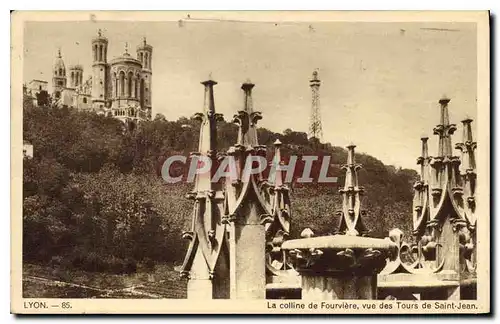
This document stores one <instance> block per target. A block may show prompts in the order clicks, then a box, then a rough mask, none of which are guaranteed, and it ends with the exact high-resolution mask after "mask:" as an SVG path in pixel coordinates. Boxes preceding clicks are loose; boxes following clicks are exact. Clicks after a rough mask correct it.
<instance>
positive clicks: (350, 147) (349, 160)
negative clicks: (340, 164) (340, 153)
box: [346, 143, 356, 164]
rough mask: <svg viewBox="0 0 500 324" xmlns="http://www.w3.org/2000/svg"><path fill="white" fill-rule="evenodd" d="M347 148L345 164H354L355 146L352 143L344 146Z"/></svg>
mask: <svg viewBox="0 0 500 324" xmlns="http://www.w3.org/2000/svg"><path fill="white" fill-rule="evenodd" d="M346 148H347V164H354V163H355V161H354V149H355V148H356V145H354V144H353V143H350V144H349V145H347V146H346Z"/></svg>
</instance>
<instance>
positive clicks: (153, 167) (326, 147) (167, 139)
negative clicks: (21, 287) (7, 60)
mask: <svg viewBox="0 0 500 324" xmlns="http://www.w3.org/2000/svg"><path fill="white" fill-rule="evenodd" d="M23 117H24V118H23V127H24V128H23V135H24V140H26V141H28V142H30V143H31V144H32V145H33V147H34V157H33V159H25V160H24V165H23V166H24V171H23V172H24V174H23V195H24V204H23V234H24V235H23V257H24V261H25V262H29V263H40V264H48V265H57V266H58V267H68V268H77V269H81V270H84V271H98V272H109V273H117V274H118V273H133V272H135V271H136V270H137V267H138V266H140V267H154V266H155V265H156V264H162V263H169V264H172V263H175V264H178V263H179V262H181V261H182V258H183V255H184V253H185V250H186V243H185V242H184V241H183V240H182V239H181V233H182V231H183V230H187V229H188V224H189V223H190V214H191V211H192V205H191V202H190V201H189V200H187V199H185V198H184V195H185V194H186V193H187V192H188V191H190V190H192V183H184V182H181V183H176V184H168V183H166V182H165V181H164V180H163V179H162V178H161V175H160V174H161V165H162V162H163V161H164V159H165V158H166V157H168V156H171V155H173V154H182V155H186V156H187V155H188V154H189V153H190V152H192V151H195V150H196V148H197V142H198V135H199V134H198V132H199V124H198V122H196V121H193V120H190V119H187V118H181V119H179V120H177V121H169V120H167V119H166V118H165V117H163V116H161V115H157V117H156V118H155V119H154V120H152V121H148V122H143V123H141V124H140V127H138V128H137V129H135V130H134V131H124V129H123V125H122V123H121V122H120V121H118V120H116V119H114V118H111V117H103V116H99V115H96V114H94V113H87V112H78V111H76V110H73V109H68V108H61V109H58V108H52V107H34V106H33V105H32V104H31V102H30V101H29V100H26V101H25V103H24V116H23ZM264 118H265V116H264ZM258 136H259V141H260V144H263V145H266V146H267V147H268V155H269V156H271V155H272V153H273V146H272V143H273V142H274V141H275V140H276V139H277V138H279V139H280V140H281V142H283V143H284V146H283V152H282V154H283V155H284V156H285V157H287V156H289V155H291V154H298V155H301V154H302V155H308V154H314V153H315V152H318V154H319V155H329V156H331V167H330V171H329V175H332V176H337V177H339V182H338V183H335V184H317V183H310V184H300V183H294V184H293V185H292V188H293V190H292V193H291V195H292V197H291V198H292V212H293V215H292V217H293V219H292V233H291V234H292V236H293V237H296V236H298V234H299V233H300V231H301V230H302V229H303V228H304V227H311V228H312V229H313V230H314V231H315V233H317V234H326V233H331V232H334V231H335V228H336V226H337V223H338V216H336V212H337V211H338V209H339V208H340V196H339V195H338V189H339V186H341V185H343V181H344V175H343V171H342V170H341V169H340V166H341V165H342V164H343V163H345V161H346V158H347V152H346V150H345V149H343V148H340V147H336V146H333V145H331V144H329V143H327V144H320V143H317V142H316V141H314V140H308V139H307V136H306V134H305V133H301V132H294V131H292V130H289V129H287V130H285V131H283V133H282V134H280V133H274V132H272V131H270V130H267V129H262V128H261V129H259V132H258ZM236 137H237V127H236V126H235V125H233V124H230V123H227V122H221V123H220V124H219V128H218V140H219V141H218V144H219V146H220V147H219V148H220V149H221V150H226V149H227V148H229V146H231V145H233V144H234V143H235V141H236ZM356 159H357V162H359V163H361V164H363V169H361V170H360V172H359V176H360V184H361V185H363V186H364V187H365V189H366V195H365V197H364V198H363V207H364V209H365V210H366V211H367V215H366V216H365V223H366V224H367V226H368V228H369V229H371V230H372V235H373V236H379V237H383V236H386V235H387V232H388V231H389V230H390V229H391V228H393V227H399V228H401V229H403V230H405V232H406V233H408V230H409V229H410V226H411V225H410V224H411V200H412V187H411V184H412V183H413V181H414V180H415V178H416V175H417V174H416V172H415V171H413V170H407V169H397V168H395V167H393V166H387V165H384V164H383V163H382V162H381V161H379V160H377V159H376V158H375V157H372V156H369V155H365V154H357V155H356ZM315 168H317V166H315ZM184 171H185V170H179V172H184Z"/></svg>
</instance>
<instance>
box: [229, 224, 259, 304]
mask: <svg viewBox="0 0 500 324" xmlns="http://www.w3.org/2000/svg"><path fill="white" fill-rule="evenodd" d="M235 227H236V228H235V234H236V237H235V242H236V246H235V253H234V255H232V257H233V259H234V260H235V264H234V267H235V268H234V272H235V274H234V275H235V281H234V285H235V288H234V296H232V297H231V298H234V299H264V298H265V297H266V273H265V270H266V266H265V264H264V262H262V261H263V259H264V257H265V253H266V251H265V242H266V238H265V232H264V226H263V225H261V224H244V225H240V224H236V225H235Z"/></svg>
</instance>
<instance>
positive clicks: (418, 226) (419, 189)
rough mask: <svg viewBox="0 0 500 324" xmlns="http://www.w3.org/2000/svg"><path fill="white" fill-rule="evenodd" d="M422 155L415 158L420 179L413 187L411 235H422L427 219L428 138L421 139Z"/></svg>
mask: <svg viewBox="0 0 500 324" xmlns="http://www.w3.org/2000/svg"><path fill="white" fill-rule="evenodd" d="M420 140H421V142H422V153H421V156H419V157H418V158H417V164H419V165H420V179H419V180H418V181H416V182H415V184H414V185H413V189H414V197H413V233H414V234H415V235H416V234H417V233H423V231H424V230H425V226H426V225H427V220H428V219H427V218H428V212H427V211H428V203H429V202H428V190H429V183H428V181H429V148H428V144H427V141H428V140H429V138H428V137H422V138H421V139H420Z"/></svg>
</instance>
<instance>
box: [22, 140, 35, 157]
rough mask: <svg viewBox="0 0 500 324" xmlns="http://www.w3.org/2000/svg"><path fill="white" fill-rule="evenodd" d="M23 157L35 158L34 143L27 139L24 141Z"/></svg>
mask: <svg viewBox="0 0 500 324" xmlns="http://www.w3.org/2000/svg"><path fill="white" fill-rule="evenodd" d="M23 158H24V159H32V158H33V145H32V144H30V143H28V142H26V141H24V142H23Z"/></svg>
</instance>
